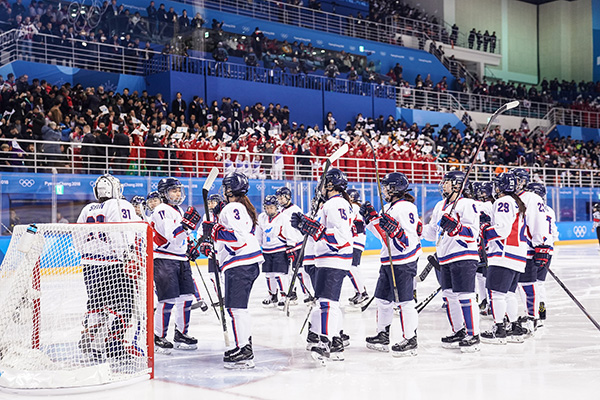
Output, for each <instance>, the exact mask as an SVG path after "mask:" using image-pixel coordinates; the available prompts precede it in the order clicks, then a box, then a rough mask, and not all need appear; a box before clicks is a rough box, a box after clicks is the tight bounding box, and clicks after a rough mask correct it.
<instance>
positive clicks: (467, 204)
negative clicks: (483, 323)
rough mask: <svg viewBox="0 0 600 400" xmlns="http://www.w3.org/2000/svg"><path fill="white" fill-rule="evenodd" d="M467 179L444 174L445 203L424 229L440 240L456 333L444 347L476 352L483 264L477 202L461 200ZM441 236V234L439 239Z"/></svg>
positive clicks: (444, 280) (442, 271)
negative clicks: (477, 295) (477, 286)
mask: <svg viewBox="0 0 600 400" xmlns="http://www.w3.org/2000/svg"><path fill="white" fill-rule="evenodd" d="M465 179H466V177H465V173H464V172H462V171H450V172H447V173H446V174H445V175H444V178H443V180H442V182H441V183H440V188H441V191H442V196H443V197H444V200H441V201H440V202H438V203H437V204H436V205H435V207H434V209H433V213H432V214H431V220H430V221H429V223H428V224H427V225H426V226H425V228H424V229H423V238H424V239H426V240H430V241H437V245H436V252H437V256H438V260H439V262H440V277H441V279H440V280H441V286H442V295H443V297H444V302H445V303H446V305H447V316H448V322H449V323H450V327H451V328H452V332H453V333H452V334H451V335H449V336H446V337H443V338H442V346H443V347H445V348H460V349H461V351H463V352H472V351H478V350H479V346H478V345H479V341H480V340H479V313H478V312H477V310H476V309H474V307H477V304H476V301H475V273H476V271H477V263H478V261H479V252H478V248H477V239H478V237H479V210H477V207H476V204H475V202H474V201H473V200H471V199H467V198H465V197H462V196H461V197H460V198H459V197H458V194H459V192H460V189H461V187H462V185H463V182H464V181H465ZM454 203H456V205H455V206H454V207H455V208H454V211H453V213H452V215H450V214H448V213H449V212H450V211H451V210H452V208H453V205H454ZM438 233H439V234H441V237H440V238H439V239H438ZM477 309H478V307H477Z"/></svg>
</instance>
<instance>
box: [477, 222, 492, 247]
mask: <svg viewBox="0 0 600 400" xmlns="http://www.w3.org/2000/svg"><path fill="white" fill-rule="evenodd" d="M490 226H491V225H490V224H488V223H483V224H481V226H480V227H479V238H480V240H479V247H481V250H480V251H483V252H485V248H486V247H487V243H488V239H487V234H486V231H487V230H488V228H489V227H490Z"/></svg>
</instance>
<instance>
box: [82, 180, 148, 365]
mask: <svg viewBox="0 0 600 400" xmlns="http://www.w3.org/2000/svg"><path fill="white" fill-rule="evenodd" d="M122 194H123V187H122V186H121V182H119V180H118V179H117V178H115V177H114V176H112V175H109V174H106V175H102V176H100V177H99V178H98V179H96V183H95V185H94V196H95V197H96V200H98V202H94V203H90V204H88V205H87V206H85V207H84V208H83V210H81V213H80V214H79V218H78V219H77V223H80V224H81V223H87V224H93V223H104V222H134V221H140V218H138V217H137V216H136V214H135V209H134V208H133V206H132V205H131V204H130V203H129V202H128V201H127V200H122V199H121V196H122ZM91 230H92V233H91V234H89V235H87V238H86V239H85V240H83V241H82V242H83V246H82V248H80V249H78V250H79V251H81V262H82V264H83V279H84V283H85V288H86V292H87V295H88V300H87V315H86V318H85V321H84V324H83V325H84V330H83V332H82V337H81V341H80V342H79V347H80V348H81V350H82V351H83V352H84V353H86V354H89V355H90V356H91V357H93V358H95V359H97V360H98V361H100V360H101V359H103V358H104V357H108V358H121V357H126V351H125V346H124V342H123V338H124V336H125V331H126V329H127V326H128V324H129V321H130V319H131V317H132V312H133V307H134V304H133V299H134V291H135V290H136V289H135V285H134V280H133V279H132V277H131V276H129V275H128V272H132V273H135V271H127V266H128V261H130V260H133V259H135V258H136V257H137V256H136V251H135V246H136V241H135V237H134V235H133V234H131V233H123V232H119V233H94V232H93V228H92V229H91ZM75 242H77V243H78V242H80V241H75ZM106 336H108V339H106V341H105V342H103V343H99V342H100V340H99V339H98V338H100V337H106Z"/></svg>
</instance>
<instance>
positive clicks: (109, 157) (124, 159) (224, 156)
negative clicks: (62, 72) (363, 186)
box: [0, 138, 600, 188]
mask: <svg viewBox="0 0 600 400" xmlns="http://www.w3.org/2000/svg"><path fill="white" fill-rule="evenodd" d="M15 142H16V143H17V144H18V142H21V143H20V144H19V147H17V146H16V145H15ZM0 143H8V144H9V146H10V150H9V151H2V152H0V171H2V172H31V173H39V172H51V171H52V169H53V168H55V169H56V171H57V172H58V173H68V174H100V173H103V172H105V171H108V172H111V173H114V174H118V175H137V176H179V177H205V176H207V175H208V173H209V171H210V169H211V168H212V167H218V168H219V169H220V170H221V172H222V173H228V172H232V171H236V170H237V171H241V172H244V173H245V174H246V175H248V177H250V178H251V179H275V180H315V179H318V177H319V176H320V174H321V172H322V168H323V165H324V164H325V161H326V157H317V156H310V157H303V156H297V155H294V154H280V153H275V154H271V153H264V152H252V153H250V152H237V151H229V150H228V149H227V148H225V147H219V148H216V149H211V150H192V149H188V148H184V147H178V146H179V145H181V142H177V141H170V142H168V143H169V145H168V146H160V147H143V146H117V145H101V144H93V145H90V144H86V143H81V142H51V141H30V140H27V141H24V140H19V141H16V140H12V139H4V138H3V139H0ZM25 143H27V144H33V149H32V151H29V152H26V151H22V150H20V148H25V147H26V146H25ZM265 156H266V157H267V159H268V157H270V156H272V157H273V158H272V160H271V162H269V163H268V164H267V163H266V161H267V160H265V159H264V157H265ZM388 157H390V158H387V159H383V158H381V157H380V158H378V160H377V169H378V171H379V173H380V174H386V173H389V172H393V171H396V172H402V173H404V174H406V176H407V177H408V179H409V180H410V181H411V182H412V183H438V182H440V180H441V178H442V177H443V175H444V173H446V172H447V171H450V170H453V169H460V170H466V169H467V165H466V164H460V163H441V162H436V161H431V160H432V159H433V157H429V160H428V159H427V158H426V157H425V156H424V155H422V154H419V155H418V156H416V157H414V158H416V159H412V160H411V159H408V158H407V157H408V156H407V155H403V154H401V153H399V154H394V155H393V156H388ZM334 166H335V167H338V168H341V169H342V170H344V172H346V174H347V176H348V179H349V181H351V182H374V181H375V180H376V168H375V162H374V160H373V159H372V158H368V157H367V158H365V157H362V158H356V157H351V156H348V157H342V158H341V159H340V160H338V161H337V162H336V163H335V164H334ZM511 168H513V167H512V166H510V167H509V166H501V165H500V166H489V165H476V166H475V167H474V168H473V169H472V171H471V174H470V179H472V180H475V181H490V180H491V179H492V177H493V176H494V175H495V174H497V173H498V172H502V171H505V170H506V169H511ZM527 168H528V169H529V171H530V173H531V175H532V177H533V179H534V180H535V181H540V182H544V183H545V184H546V185H549V186H556V187H592V188H594V187H600V170H586V169H564V168H548V167H543V166H537V165H534V166H528V167H527Z"/></svg>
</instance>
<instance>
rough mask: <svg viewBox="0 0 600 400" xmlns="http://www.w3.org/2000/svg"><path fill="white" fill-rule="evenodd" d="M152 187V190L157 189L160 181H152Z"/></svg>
mask: <svg viewBox="0 0 600 400" xmlns="http://www.w3.org/2000/svg"><path fill="white" fill-rule="evenodd" d="M150 188H151V189H152V190H156V189H158V183H152V184H151V185H150Z"/></svg>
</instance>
